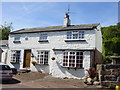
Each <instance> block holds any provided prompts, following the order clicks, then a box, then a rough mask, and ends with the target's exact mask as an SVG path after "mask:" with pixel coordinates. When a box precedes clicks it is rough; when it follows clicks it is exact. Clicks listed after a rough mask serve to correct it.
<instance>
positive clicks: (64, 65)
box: [8, 13, 102, 79]
mask: <svg viewBox="0 0 120 90" xmlns="http://www.w3.org/2000/svg"><path fill="white" fill-rule="evenodd" d="M101 53H102V35H101V27H100V24H85V25H70V19H69V15H68V14H67V13H66V14H65V17H64V25H61V26H50V27H39V28H25V29H21V30H17V31H13V32H11V33H10V35H9V53H8V54H9V55H8V64H9V65H11V66H13V67H15V68H17V69H23V68H27V69H30V70H32V71H41V72H47V73H50V74H52V76H54V77H59V78H64V77H68V78H78V79H80V78H82V77H83V76H84V75H85V73H86V69H89V68H90V67H94V66H95V65H96V64H97V63H102V54H101ZM33 60H34V61H36V62H37V63H36V64H35V65H33V64H32V63H31V62H32V61H33Z"/></svg>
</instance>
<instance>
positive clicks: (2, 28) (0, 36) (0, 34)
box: [0, 23, 12, 40]
mask: <svg viewBox="0 0 120 90" xmlns="http://www.w3.org/2000/svg"><path fill="white" fill-rule="evenodd" d="M11 29H12V23H10V24H6V23H5V24H4V25H0V40H8V36H9V33H10V31H11Z"/></svg>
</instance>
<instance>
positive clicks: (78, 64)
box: [62, 51, 84, 68]
mask: <svg viewBox="0 0 120 90" xmlns="http://www.w3.org/2000/svg"><path fill="white" fill-rule="evenodd" d="M71 53H73V54H71ZM78 53H79V54H78ZM77 54H78V55H77ZM70 57H71V59H70ZM73 57H74V58H73ZM83 58H84V57H83V51H65V52H64V53H63V62H62V66H63V67H69V68H83ZM72 64H73V65H72Z"/></svg>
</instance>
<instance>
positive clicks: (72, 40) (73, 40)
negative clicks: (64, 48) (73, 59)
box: [65, 39, 86, 42]
mask: <svg viewBox="0 0 120 90" xmlns="http://www.w3.org/2000/svg"><path fill="white" fill-rule="evenodd" d="M77 41H86V40H85V39H66V40H65V42H77Z"/></svg>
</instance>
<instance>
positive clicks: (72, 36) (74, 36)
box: [67, 31, 85, 40]
mask: <svg viewBox="0 0 120 90" xmlns="http://www.w3.org/2000/svg"><path fill="white" fill-rule="evenodd" d="M84 34H85V31H68V32H67V39H68V40H79V39H84Z"/></svg>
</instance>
